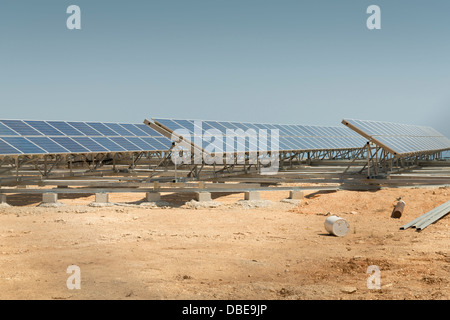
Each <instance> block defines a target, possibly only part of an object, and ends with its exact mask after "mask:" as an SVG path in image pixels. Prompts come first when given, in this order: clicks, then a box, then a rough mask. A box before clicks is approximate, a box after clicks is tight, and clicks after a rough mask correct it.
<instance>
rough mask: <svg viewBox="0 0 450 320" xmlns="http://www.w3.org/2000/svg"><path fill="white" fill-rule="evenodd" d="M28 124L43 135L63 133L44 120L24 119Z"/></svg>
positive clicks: (59, 134) (61, 134)
mask: <svg viewBox="0 0 450 320" xmlns="http://www.w3.org/2000/svg"><path fill="white" fill-rule="evenodd" d="M25 122H26V123H27V124H28V125H30V126H31V127H33V128H34V129H36V130H38V131H39V132H41V133H42V134H43V135H45V136H63V135H64V133H62V132H61V131H58V130H56V129H55V128H54V127H52V126H51V125H49V124H48V123H46V122H45V121H25Z"/></svg>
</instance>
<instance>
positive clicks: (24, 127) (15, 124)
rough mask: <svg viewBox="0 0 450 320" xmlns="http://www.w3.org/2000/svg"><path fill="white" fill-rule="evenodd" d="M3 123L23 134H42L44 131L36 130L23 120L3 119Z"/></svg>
mask: <svg viewBox="0 0 450 320" xmlns="http://www.w3.org/2000/svg"><path fill="white" fill-rule="evenodd" d="M2 123H3V124H4V125H6V126H8V127H9V128H14V131H15V132H17V133H18V134H19V135H22V136H42V133H40V132H38V131H36V130H35V129H33V128H32V127H30V126H29V125H28V124H26V123H25V122H23V121H22V120H3V121H2Z"/></svg>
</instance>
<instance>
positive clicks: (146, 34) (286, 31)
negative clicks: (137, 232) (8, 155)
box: [0, 0, 450, 137]
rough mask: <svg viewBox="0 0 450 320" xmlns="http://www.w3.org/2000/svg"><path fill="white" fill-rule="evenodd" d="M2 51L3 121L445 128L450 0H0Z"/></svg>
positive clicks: (449, 129) (448, 130) (449, 116)
mask: <svg viewBox="0 0 450 320" xmlns="http://www.w3.org/2000/svg"><path fill="white" fill-rule="evenodd" d="M72 4H74V5H78V6H79V7H80V8H81V30H69V29H67V27H66V20H67V18H68V17H69V14H67V13H66V9H67V7H68V6H69V5H72ZM372 4H375V5H378V6H379V7H380V8H381V27H382V28H381V30H369V29H368V28H367V27H366V20H367V18H368V17H369V14H367V13H366V10H367V7H368V6H369V5H372ZM0 57H1V59H0V108H1V109H0V110H1V116H0V118H8V119H17V118H20V119H23V118H25V119H39V120H47V119H48V120H55V119H58V120H86V121H92V120H96V121H115V122H142V121H143V120H144V118H152V117H160V118H189V119H210V120H236V121H254V122H269V123H297V124H317V125H340V122H341V120H342V119H343V118H355V119H364V120H382V121H392V122H399V123H409V124H423V125H430V126H433V127H435V128H436V129H437V130H439V131H441V132H442V133H444V134H445V135H446V136H447V137H450V126H449V120H450V1H444V0H430V1H423V0H420V1H419V0H395V1H392V0H390V1H385V0H371V1H365V0H342V1H338V0H315V1H313V0H311V1H302V0H158V1H156V0H146V1H137V0H135V1H133V0H131V1H105V0H94V1H93V0H89V1H87V0H71V1H65V0H40V1H31V0H29V1H23V0H1V1H0Z"/></svg>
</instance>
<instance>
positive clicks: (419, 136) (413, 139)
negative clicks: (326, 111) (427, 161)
mask: <svg viewBox="0 0 450 320" xmlns="http://www.w3.org/2000/svg"><path fill="white" fill-rule="evenodd" d="M342 123H343V124H344V125H346V126H347V127H349V128H350V129H352V130H354V131H355V132H356V133H359V134H360V135H362V136H363V137H365V138H367V139H368V140H369V141H371V142H373V143H374V144H376V145H378V146H380V147H381V148H383V149H385V150H387V151H388V152H390V153H392V154H394V155H409V154H417V153H428V152H437V151H444V150H450V139H448V138H447V137H445V136H444V135H442V134H441V133H439V132H438V131H436V130H435V129H433V128H431V127H426V126H415V125H407V124H397V123H392V122H381V121H368V120H354V119H344V120H342Z"/></svg>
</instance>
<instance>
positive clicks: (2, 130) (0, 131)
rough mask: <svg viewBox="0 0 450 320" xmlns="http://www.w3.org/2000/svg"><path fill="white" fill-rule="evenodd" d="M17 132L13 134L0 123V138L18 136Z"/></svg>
mask: <svg viewBox="0 0 450 320" xmlns="http://www.w3.org/2000/svg"><path fill="white" fill-rule="evenodd" d="M18 135H19V134H18V133H17V132H14V131H13V130H11V129H10V128H8V127H7V126H5V125H4V124H3V123H0V136H18Z"/></svg>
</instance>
